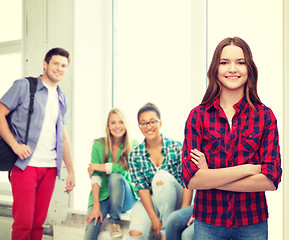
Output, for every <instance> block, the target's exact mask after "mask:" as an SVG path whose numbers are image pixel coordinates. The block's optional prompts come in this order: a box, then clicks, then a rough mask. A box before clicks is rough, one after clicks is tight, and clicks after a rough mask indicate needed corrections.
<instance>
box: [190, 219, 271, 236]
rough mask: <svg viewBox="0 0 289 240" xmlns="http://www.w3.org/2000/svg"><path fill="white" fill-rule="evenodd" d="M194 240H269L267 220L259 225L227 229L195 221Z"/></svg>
mask: <svg viewBox="0 0 289 240" xmlns="http://www.w3.org/2000/svg"><path fill="white" fill-rule="evenodd" d="M194 225H195V233H194V240H203V239H206V240H267V239H268V224H267V220H266V221H264V222H261V223H258V224H253V225H248V226H240V227H236V228H227V227H220V226H215V225H212V224H208V223H205V222H202V221H200V220H197V219H195V223H194Z"/></svg>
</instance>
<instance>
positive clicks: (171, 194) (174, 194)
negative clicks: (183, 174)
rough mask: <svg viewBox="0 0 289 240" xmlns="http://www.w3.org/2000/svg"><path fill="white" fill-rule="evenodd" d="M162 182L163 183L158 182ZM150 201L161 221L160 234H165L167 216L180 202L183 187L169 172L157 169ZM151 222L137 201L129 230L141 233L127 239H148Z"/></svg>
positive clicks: (140, 203) (178, 206) (177, 207)
mask: <svg viewBox="0 0 289 240" xmlns="http://www.w3.org/2000/svg"><path fill="white" fill-rule="evenodd" d="M159 182H162V183H163V184H161V185H160V184H158V183H159ZM152 192H153V193H152V195H151V198H152V202H153V205H154V209H155V212H156V214H157V215H158V216H159V218H160V220H161V221H162V224H163V225H162V229H161V235H162V236H165V235H166V225H167V218H168V216H169V215H170V214H171V213H172V212H173V211H174V210H176V209H179V208H180V206H181V203H182V194H183V187H182V186H181V185H180V184H179V183H178V181H177V180H176V179H175V178H174V176H172V175H171V174H170V173H168V172H166V171H164V170H159V171H158V172H157V173H156V174H155V176H154V178H153V181H152ZM151 227H152V223H151V220H150V218H149V215H148V213H147V211H146V210H145V208H144V206H143V204H142V202H141V201H137V203H136V204H135V205H134V207H133V209H132V213H131V222H130V226H129V232H130V231H131V230H136V231H139V232H141V233H142V235H141V236H139V237H133V236H129V237H128V238H127V239H134V240H135V239H149V236H150V233H151Z"/></svg>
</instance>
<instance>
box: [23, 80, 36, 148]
mask: <svg viewBox="0 0 289 240" xmlns="http://www.w3.org/2000/svg"><path fill="white" fill-rule="evenodd" d="M27 80H28V81H29V91H30V103H29V111H28V119H27V124H26V134H25V144H27V141H28V135H29V128H30V120H31V115H32V113H33V111H34V108H33V105H34V97H35V92H36V88H37V82H38V79H37V78H34V77H27Z"/></svg>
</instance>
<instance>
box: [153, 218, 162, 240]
mask: <svg viewBox="0 0 289 240" xmlns="http://www.w3.org/2000/svg"><path fill="white" fill-rule="evenodd" d="M162 226H163V224H162V221H161V220H160V219H159V218H157V217H156V218H155V219H153V220H152V229H153V231H154V233H155V234H156V235H157V236H159V237H160V236H161V229H162Z"/></svg>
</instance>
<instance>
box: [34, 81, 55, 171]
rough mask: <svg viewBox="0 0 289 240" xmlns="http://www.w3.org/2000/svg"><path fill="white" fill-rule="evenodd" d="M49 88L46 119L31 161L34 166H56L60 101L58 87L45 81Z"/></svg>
mask: <svg viewBox="0 0 289 240" xmlns="http://www.w3.org/2000/svg"><path fill="white" fill-rule="evenodd" d="M43 84H44V86H45V87H46V88H47V89H48V97H47V103H46V108H45V115H44V121H43V125H42V129H41V132H40V136H39V139H38V142H37V146H36V149H35V152H34V153H33V156H32V158H31V160H30V162H29V164H28V165H29V166H33V167H56V123H57V118H58V112H59V101H58V93H57V90H56V87H52V86H49V85H47V84H45V83H43Z"/></svg>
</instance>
